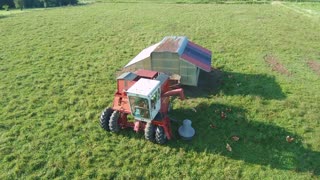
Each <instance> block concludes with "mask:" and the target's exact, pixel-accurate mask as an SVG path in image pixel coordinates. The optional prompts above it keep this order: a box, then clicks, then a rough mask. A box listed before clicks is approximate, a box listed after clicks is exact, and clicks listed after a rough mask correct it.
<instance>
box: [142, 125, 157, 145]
mask: <svg viewBox="0 0 320 180" xmlns="http://www.w3.org/2000/svg"><path fill="white" fill-rule="evenodd" d="M144 137H145V138H146V140H148V141H151V142H154V140H155V128H154V125H153V124H152V123H151V122H148V123H147V124H146V127H145V128H144Z"/></svg>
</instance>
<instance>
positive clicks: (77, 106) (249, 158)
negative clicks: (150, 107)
mask: <svg viewBox="0 0 320 180" xmlns="http://www.w3.org/2000/svg"><path fill="white" fill-rule="evenodd" d="M295 6H299V5H295ZM314 6H316V7H317V8H314V9H313V10H315V11H317V9H319V7H320V4H316V5H314ZM304 8H306V7H304ZM319 32H320V19H319V18H318V16H317V15H308V16H305V15H304V14H301V13H297V12H296V11H294V10H292V9H290V8H286V7H284V6H282V5H278V4H266V5H237V4H234V5H222V4H220V5H219V4H155V3H95V4H90V5H84V6H77V7H65V8H53V9H47V10H42V11H31V12H28V13H18V14H10V15H1V16H0V34H1V36H0V42H1V43H0V79H1V81H0V97H1V98H0V179H21V178H22V179H39V178H44V179H47V178H48V179H52V178H61V179H70V178H79V179H80V178H81V179H87V178H99V179H105V178H106V179H109V178H129V177H130V178H146V179H149V178H156V179H159V178H170V179H173V178H179V179H181V178H192V179H198V178H199V179H213V178H218V179H239V178H243V179H318V178H319V175H320V113H319V111H320V103H319V102H320V92H319V89H320V81H319V78H320V74H319V72H318V71H317V67H313V68H312V67H310V62H311V61H312V62H313V64H314V65H317V64H318V65H319V64H320V33H319ZM168 35H185V36H187V37H189V39H190V40H192V41H194V42H195V43H197V44H200V45H202V46H204V47H206V48H208V49H210V50H212V51H213V60H212V61H213V64H212V66H213V67H216V68H219V69H220V71H222V73H220V76H221V77H220V78H221V79H219V81H220V82H221V85H220V86H218V87H216V88H215V90H214V91H213V90H212V91H205V92H204V91H200V92H198V93H197V95H196V96H191V95H190V94H187V95H188V99H187V100H185V101H180V100H178V99H175V100H174V101H173V102H174V104H173V112H172V114H171V115H170V116H171V117H172V118H174V119H177V120H178V121H179V123H173V126H174V134H175V136H176V138H175V139H174V140H172V141H170V142H168V143H167V144H166V145H157V144H153V143H150V142H147V141H146V140H144V137H143V134H136V133H134V132H133V131H131V130H123V131H121V132H120V133H119V134H113V133H109V132H105V131H103V130H102V128H100V126H99V121H98V119H99V116H100V113H101V111H102V110H103V109H104V108H105V107H106V106H108V105H110V104H111V102H112V99H113V93H114V92H115V88H116V81H115V78H116V74H117V72H118V71H119V70H121V68H122V67H123V66H124V65H125V64H126V63H127V62H128V61H129V60H131V59H132V58H133V57H134V56H135V55H136V54H138V53H139V52H140V51H141V50H142V49H143V48H145V47H147V46H149V45H151V44H153V43H155V42H158V41H160V40H161V39H162V38H163V37H164V36H168ZM217 78H218V76H217ZM221 111H224V112H226V113H227V118H226V119H221V118H220V112H221ZM185 118H189V119H191V120H192V122H193V127H194V128H195V129H196V136H195V137H194V139H193V140H192V141H191V142H185V141H183V140H181V139H180V138H179V137H178V134H177V128H178V127H179V124H180V123H181V122H182V120H183V119H185ZM211 126H215V128H212V127H211ZM233 135H236V136H238V137H240V140H239V141H233V140H232V139H231V137H232V136H233ZM288 135H289V136H291V137H294V138H295V139H294V141H293V142H291V143H288V142H287V141H286V136H288ZM227 143H228V144H230V146H231V147H232V152H229V151H227V150H226V144H227Z"/></svg>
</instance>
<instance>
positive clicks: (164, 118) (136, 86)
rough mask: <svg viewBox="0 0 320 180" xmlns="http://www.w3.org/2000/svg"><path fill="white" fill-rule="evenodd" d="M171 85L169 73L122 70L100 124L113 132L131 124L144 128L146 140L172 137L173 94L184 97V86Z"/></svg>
mask: <svg viewBox="0 0 320 180" xmlns="http://www.w3.org/2000/svg"><path fill="white" fill-rule="evenodd" d="M171 84H172V82H171V79H170V77H169V76H168V75H167V74H164V73H160V72H156V71H150V70H138V71H136V72H133V73H132V72H127V73H123V74H122V75H121V76H119V77H118V78H117V91H116V93H115V95H114V96H115V97H114V100H113V106H112V108H110V107H109V108H106V109H105V110H104V111H103V112H102V114H101V116H100V125H101V127H102V128H103V129H105V130H106V131H112V132H118V131H119V130H120V129H124V128H128V127H131V128H133V129H134V131H136V132H138V131H144V135H145V138H146V139H147V140H149V141H152V142H156V143H159V144H164V143H165V142H166V141H167V140H170V139H171V138H172V132H171V125H170V119H169V117H168V110H169V108H170V107H169V106H170V96H174V95H179V96H180V99H181V100H183V99H184V98H185V97H184V92H183V89H182V88H176V89H173V88H172V87H173V86H170V85H171Z"/></svg>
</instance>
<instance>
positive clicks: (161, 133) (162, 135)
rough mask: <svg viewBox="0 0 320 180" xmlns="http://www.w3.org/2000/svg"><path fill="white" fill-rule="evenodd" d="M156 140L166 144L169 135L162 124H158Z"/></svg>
mask: <svg viewBox="0 0 320 180" xmlns="http://www.w3.org/2000/svg"><path fill="white" fill-rule="evenodd" d="M156 142H157V143H158V144H164V143H166V142H167V136H166V134H165V132H164V129H163V127H161V126H157V128H156Z"/></svg>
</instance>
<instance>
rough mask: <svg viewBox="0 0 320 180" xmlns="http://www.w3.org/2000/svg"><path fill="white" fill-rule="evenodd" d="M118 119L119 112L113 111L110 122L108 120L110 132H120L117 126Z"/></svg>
mask: <svg viewBox="0 0 320 180" xmlns="http://www.w3.org/2000/svg"><path fill="white" fill-rule="evenodd" d="M119 117H120V112H119V111H113V113H112V114H111V117H110V120H109V129H110V131H112V132H118V131H119V130H120V125H119V122H118V121H119Z"/></svg>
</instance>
